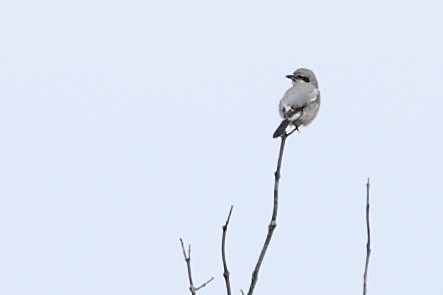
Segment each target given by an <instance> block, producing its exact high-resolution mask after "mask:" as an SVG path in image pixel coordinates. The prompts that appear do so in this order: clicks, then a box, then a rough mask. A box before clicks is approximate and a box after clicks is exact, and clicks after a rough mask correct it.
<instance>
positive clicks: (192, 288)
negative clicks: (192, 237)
mask: <svg viewBox="0 0 443 295" xmlns="http://www.w3.org/2000/svg"><path fill="white" fill-rule="evenodd" d="M180 243H181V245H182V250H183V257H184V258H185V261H186V266H187V269H188V278H189V291H190V292H191V294H192V295H196V293H197V291H198V290H200V289H201V288H203V287H205V286H206V285H207V284H209V283H210V282H211V281H212V280H213V279H214V278H211V279H209V280H208V281H207V282H206V283H204V284H203V285H201V286H200V287H195V286H194V283H193V282H192V272H191V245H188V253H186V250H185V244H184V243H183V239H180Z"/></svg>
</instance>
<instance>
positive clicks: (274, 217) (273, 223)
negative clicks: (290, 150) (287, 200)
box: [242, 133, 288, 295]
mask: <svg viewBox="0 0 443 295" xmlns="http://www.w3.org/2000/svg"><path fill="white" fill-rule="evenodd" d="M287 136H288V135H287V134H286V133H284V134H283V135H282V136H281V143H280V152H279V155H278V161H277V169H276V171H275V173H274V179H275V182H274V208H273V210H272V217H271V223H270V224H269V226H268V234H267V236H266V239H265V243H264V244H263V248H262V250H261V253H260V256H259V258H258V261H257V264H256V266H255V269H254V271H253V272H252V278H251V285H250V286H249V291H248V295H252V293H253V292H254V288H255V285H256V284H257V280H258V272H259V271H260V267H261V264H262V262H263V259H264V257H265V254H266V250H267V249H268V246H269V243H270V242H271V238H272V234H273V233H274V230H275V228H276V226H277V222H276V220H277V210H278V185H279V182H280V168H281V162H282V158H283V151H284V149H285V143H286V138H287ZM242 293H243V291H242Z"/></svg>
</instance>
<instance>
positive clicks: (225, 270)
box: [221, 206, 234, 295]
mask: <svg viewBox="0 0 443 295" xmlns="http://www.w3.org/2000/svg"><path fill="white" fill-rule="evenodd" d="M233 208H234V206H231V209H230V210H229V215H228V219H226V223H225V225H223V227H222V229H223V234H222V247H221V251H222V260H223V277H224V278H225V283H226V292H227V294H228V295H231V282H230V280H229V270H228V263H227V262H226V250H225V243H226V232H227V231H228V225H229V220H230V219H231V214H232V209H233Z"/></svg>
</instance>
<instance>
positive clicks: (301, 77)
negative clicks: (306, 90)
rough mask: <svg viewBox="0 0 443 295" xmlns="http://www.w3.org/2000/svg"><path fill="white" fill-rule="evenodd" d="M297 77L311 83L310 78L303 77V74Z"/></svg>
mask: <svg viewBox="0 0 443 295" xmlns="http://www.w3.org/2000/svg"><path fill="white" fill-rule="evenodd" d="M297 79H300V80H303V81H305V82H306V83H309V78H308V77H303V76H301V75H298V76H297Z"/></svg>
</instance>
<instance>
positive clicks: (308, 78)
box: [286, 68, 318, 88]
mask: <svg viewBox="0 0 443 295" xmlns="http://www.w3.org/2000/svg"><path fill="white" fill-rule="evenodd" d="M286 78H288V79H291V80H292V83H293V84H296V83H311V84H314V86H315V87H316V88H318V82H317V78H316V77H315V75H314V72H312V71H311V70H309V69H304V68H301V69H298V70H296V71H295V72H294V74H292V75H287V76H286Z"/></svg>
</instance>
